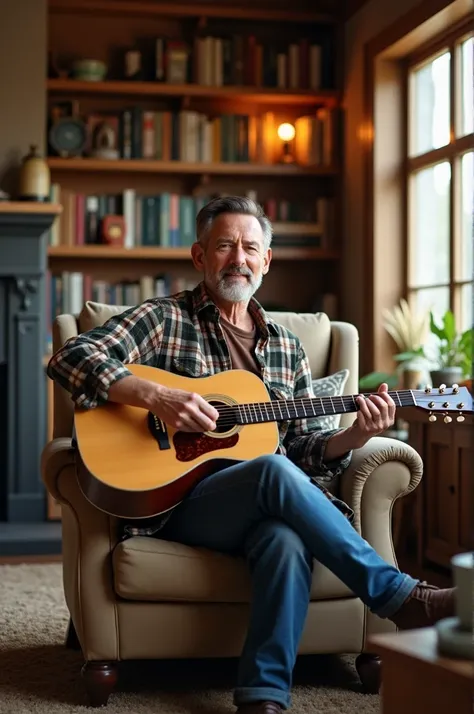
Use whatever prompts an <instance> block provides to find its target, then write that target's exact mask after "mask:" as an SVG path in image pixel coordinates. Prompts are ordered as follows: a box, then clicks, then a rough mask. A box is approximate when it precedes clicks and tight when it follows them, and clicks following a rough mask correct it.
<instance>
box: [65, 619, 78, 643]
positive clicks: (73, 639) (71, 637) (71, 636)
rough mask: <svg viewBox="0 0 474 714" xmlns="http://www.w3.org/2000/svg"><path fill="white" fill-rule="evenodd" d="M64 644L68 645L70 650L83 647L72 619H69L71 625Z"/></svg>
mask: <svg viewBox="0 0 474 714" xmlns="http://www.w3.org/2000/svg"><path fill="white" fill-rule="evenodd" d="M64 644H65V645H66V647H67V648H68V650H80V649H81V643H80V642H79V638H78V636H77V632H76V628H75V627H74V625H73V622H72V620H69V625H68V628H67V633H66V640H65V643H64Z"/></svg>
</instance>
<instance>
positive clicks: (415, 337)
mask: <svg viewBox="0 0 474 714" xmlns="http://www.w3.org/2000/svg"><path fill="white" fill-rule="evenodd" d="M382 314H383V317H384V322H383V325H384V327H385V329H386V330H387V332H388V333H389V335H390V336H391V337H392V339H393V341H394V342H395V344H396V346H397V347H398V349H399V350H400V351H399V352H398V353H396V354H394V355H393V359H394V360H395V362H396V363H397V365H398V366H397V368H396V370H395V372H393V373H389V372H370V374H367V375H365V376H364V377H361V379H360V381H359V388H360V390H361V391H375V390H376V389H377V388H378V386H379V385H380V384H382V383H383V382H386V383H387V384H388V386H389V388H390V389H392V388H394V387H397V386H400V383H401V386H403V387H404V388H406V389H417V388H418V386H419V384H420V383H421V382H422V381H423V376H424V374H425V373H426V361H425V356H424V352H423V345H424V343H425V340H426V337H427V335H428V326H429V320H428V317H429V315H428V312H426V313H423V314H418V313H417V312H416V311H415V310H414V309H413V308H411V307H410V305H409V304H408V302H407V301H406V300H405V299H404V298H402V299H401V300H400V303H399V305H395V307H394V308H393V309H392V310H387V309H386V310H384V311H383V313H382Z"/></svg>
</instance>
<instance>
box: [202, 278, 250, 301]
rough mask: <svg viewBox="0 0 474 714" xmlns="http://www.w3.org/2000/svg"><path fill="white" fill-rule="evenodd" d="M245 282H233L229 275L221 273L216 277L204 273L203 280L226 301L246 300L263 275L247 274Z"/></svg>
mask: <svg viewBox="0 0 474 714" xmlns="http://www.w3.org/2000/svg"><path fill="white" fill-rule="evenodd" d="M246 277H247V282H246V283H242V282H241V281H239V282H234V281H232V280H231V279H230V276H226V275H223V276H222V277H221V276H220V275H219V277H218V278H217V279H216V277H215V276H211V275H208V274H207V273H206V274H205V275H204V282H205V283H206V285H207V286H208V287H209V288H210V289H211V290H212V291H214V293H215V294H216V295H217V296H218V297H220V298H222V300H226V301H227V302H248V301H249V300H250V298H251V297H252V295H254V294H255V293H256V292H257V290H258V289H259V287H260V285H261V284H262V280H263V275H262V274H260V275H259V276H258V277H255V276H253V275H248V276H246Z"/></svg>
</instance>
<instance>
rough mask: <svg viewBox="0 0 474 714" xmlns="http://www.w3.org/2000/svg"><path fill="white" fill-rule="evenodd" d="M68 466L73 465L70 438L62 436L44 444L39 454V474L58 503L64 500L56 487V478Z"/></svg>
mask: <svg viewBox="0 0 474 714" xmlns="http://www.w3.org/2000/svg"><path fill="white" fill-rule="evenodd" d="M68 466H72V467H73V468H74V467H75V461H74V450H73V448H72V439H70V438H68V437H65V436H62V437H60V438H59V439H53V440H52V441H50V442H49V443H48V444H46V446H45V448H44V449H43V452H42V454H41V476H42V479H43V482H44V485H45V486H46V488H47V490H48V492H49V493H50V494H51V496H52V497H53V498H55V499H56V501H58V502H59V503H65V501H64V496H62V495H61V493H60V491H59V488H58V478H59V475H60V473H61V471H62V470H63V469H65V468H67V467H68Z"/></svg>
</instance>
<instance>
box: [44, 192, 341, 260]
mask: <svg viewBox="0 0 474 714" xmlns="http://www.w3.org/2000/svg"><path fill="white" fill-rule="evenodd" d="M249 193H252V196H251V197H252V198H254V199H255V200H256V196H255V195H254V192H249ZM50 198H51V201H52V202H53V203H59V204H61V205H62V207H63V212H62V214H61V215H59V216H58V217H57V218H56V219H55V221H54V224H53V226H52V228H51V230H50V232H49V238H48V240H49V245H51V246H60V245H68V246H76V245H90V244H99V243H101V242H103V241H102V237H101V225H102V220H103V218H104V217H105V216H106V215H122V216H123V217H124V223H125V241H124V247H125V248H135V247H139V246H160V247H163V248H168V247H188V246H191V245H192V244H193V242H194V241H195V219H196V216H197V214H198V213H199V211H200V210H201V208H202V207H203V206H204V205H206V203H208V201H209V200H210V198H211V196H183V195H179V194H177V193H161V194H157V195H147V196H145V195H141V194H139V193H137V192H136V190H135V189H132V188H129V189H125V190H124V191H123V192H122V193H120V194H95V195H86V194H84V193H78V192H75V191H71V190H70V189H69V188H64V187H63V186H61V185H60V184H58V183H53V184H52V186H51V192H50ZM262 205H263V208H264V210H265V213H266V215H267V216H268V217H269V219H270V220H271V221H272V222H282V223H285V224H291V223H292V222H293V223H311V224H313V225H316V224H317V225H318V226H319V230H318V234H320V236H321V238H322V239H323V240H324V243H325V244H326V245H329V244H330V242H331V225H332V220H333V219H332V205H333V202H332V200H331V199H328V198H325V197H318V198H316V199H314V200H313V201H312V202H311V203H308V204H297V203H294V202H290V201H287V200H281V199H276V198H269V199H266V200H264V201H263V202H262ZM288 227H289V228H290V230H289V231H286V232H285V236H281V237H280V236H278V230H277V231H276V235H275V243H276V244H277V243H278V244H280V245H282V244H284V243H282V240H281V238H285V239H286V240H287V241H288V242H289V244H292V245H294V242H293V239H294V238H295V237H296V236H295V235H293V234H292V232H291V226H288ZM296 233H297V231H296V229H295V234H296ZM288 242H287V244H288Z"/></svg>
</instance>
